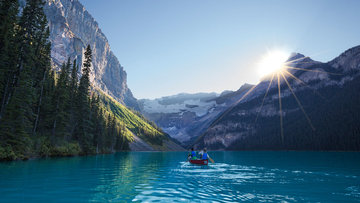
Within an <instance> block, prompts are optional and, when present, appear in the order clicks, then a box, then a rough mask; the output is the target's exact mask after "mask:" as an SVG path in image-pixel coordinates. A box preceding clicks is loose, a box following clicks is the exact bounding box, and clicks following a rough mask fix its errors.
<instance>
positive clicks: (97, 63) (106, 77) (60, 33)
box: [44, 0, 138, 109]
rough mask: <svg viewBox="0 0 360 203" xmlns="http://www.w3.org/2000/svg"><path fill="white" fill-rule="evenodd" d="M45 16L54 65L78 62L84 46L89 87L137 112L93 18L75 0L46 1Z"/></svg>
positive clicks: (108, 46)
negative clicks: (89, 65) (87, 52)
mask: <svg viewBox="0 0 360 203" xmlns="http://www.w3.org/2000/svg"><path fill="white" fill-rule="evenodd" d="M44 10H45V14H46V16H47V19H48V21H49V28H50V33H51V35H50V41H51V43H52V50H51V56H52V61H53V63H54V65H55V66H59V65H61V64H62V63H63V62H64V61H66V60H67V58H68V57H70V58H71V59H77V61H78V63H79V64H81V63H82V60H83V59H82V55H83V52H84V49H85V47H86V46H87V45H88V44H90V46H91V47H92V49H93V64H92V65H93V66H92V71H91V75H90V79H91V82H92V84H93V85H94V86H95V87H97V88H100V89H101V90H103V91H104V92H106V93H107V94H109V95H110V96H112V97H113V98H115V99H116V100H118V101H119V102H121V103H124V104H125V105H127V106H128V107H131V108H135V109H138V104H137V100H136V99H135V98H134V97H133V95H132V93H131V91H130V89H129V88H128V86H127V83H126V72H125V71H124V68H123V67H122V66H121V65H120V63H119V61H118V59H117V58H116V56H115V55H114V53H113V52H112V51H111V49H110V45H109V42H108V40H107V39H106V37H105V35H104V34H103V33H102V32H101V29H100V27H99V25H98V23H97V22H96V21H95V19H94V18H93V17H92V16H91V15H90V14H89V13H88V12H87V11H86V9H85V8H84V6H83V5H82V4H81V3H80V2H79V1H78V0H47V1H46V4H45V7H44Z"/></svg>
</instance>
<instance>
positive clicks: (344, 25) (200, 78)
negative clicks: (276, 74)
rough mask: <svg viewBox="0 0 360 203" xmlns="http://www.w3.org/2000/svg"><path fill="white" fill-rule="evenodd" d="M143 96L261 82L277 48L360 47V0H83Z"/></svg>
mask: <svg viewBox="0 0 360 203" xmlns="http://www.w3.org/2000/svg"><path fill="white" fill-rule="evenodd" d="M80 2H81V3H82V4H83V5H84V6H85V8H86V9H87V10H88V11H89V12H90V14H91V15H92V16H93V17H94V18H95V20H96V21H97V22H98V23H99V27H100V29H101V30H102V31H103V32H104V34H105V35H106V37H107V39H108V41H109V44H110V47H111V50H112V51H113V52H114V54H115V55H116V56H117V58H118V59H119V62H120V63H121V65H122V66H123V67H124V69H125V71H126V72H127V83H128V87H129V88H130V89H131V91H132V93H133V94H134V96H135V97H136V98H137V99H142V98H148V99H153V98H159V97H163V96H169V95H174V94H178V93H198V92H216V93H221V92H222V91H224V90H237V89H238V88H239V87H240V86H241V85H243V84H244V83H251V84H255V83H257V82H258V81H259V79H260V77H261V74H259V72H258V71H257V64H258V63H259V61H260V60H261V58H262V57H264V55H266V54H267V53H268V52H269V51H270V52H271V51H272V50H287V52H288V53H290V52H297V53H301V54H304V55H305V56H309V57H311V58H312V59H314V60H317V61H321V62H327V61H329V60H331V59H333V58H335V57H336V56H338V55H339V54H341V53H342V52H344V51H345V50H347V49H349V48H351V47H353V46H356V45H359V44H360V38H359V36H360V27H359V26H357V25H358V21H359V20H360V13H359V12H358V8H360V1H355V0H354V1H328V0H320V1H302V2H294V1H293V2H288V1H266V2H265V1H261V2H260V1H250V0H249V1H232V0H227V1H215V0H213V1H203V0H200V1H166V0H156V1H147V0H138V1H130V0H123V1H118V0H107V1H106V4H105V3H104V2H102V1H98V0H80Z"/></svg>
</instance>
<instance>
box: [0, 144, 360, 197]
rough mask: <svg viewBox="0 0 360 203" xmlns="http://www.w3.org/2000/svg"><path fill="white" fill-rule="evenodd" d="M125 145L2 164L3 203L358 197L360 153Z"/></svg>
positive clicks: (359, 189)
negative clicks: (195, 152) (197, 161)
mask: <svg viewBox="0 0 360 203" xmlns="http://www.w3.org/2000/svg"><path fill="white" fill-rule="evenodd" d="M209 155H210V156H211V157H212V158H213V159H214V161H215V164H210V165H209V166H196V165H191V164H189V163H188V162H186V157H187V152H120V153H116V154H108V155H98V156H88V157H72V158H49V159H38V160H30V161H16V162H2V163H0V202H131V201H133V202H212V201H214V202H239V201H249V202H281V201H283V202H359V201H360V153H359V152H292V151H291V152H273V151H241V152H209Z"/></svg>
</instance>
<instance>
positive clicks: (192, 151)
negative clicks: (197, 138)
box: [190, 147, 198, 160]
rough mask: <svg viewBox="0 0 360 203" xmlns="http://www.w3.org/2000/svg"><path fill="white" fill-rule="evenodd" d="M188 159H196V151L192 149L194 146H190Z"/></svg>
mask: <svg viewBox="0 0 360 203" xmlns="http://www.w3.org/2000/svg"><path fill="white" fill-rule="evenodd" d="M190 159H192V160H196V159H198V158H197V157H196V151H195V150H194V147H192V148H191V153H190Z"/></svg>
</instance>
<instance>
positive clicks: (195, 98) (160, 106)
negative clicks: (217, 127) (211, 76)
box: [139, 84, 252, 146]
mask: <svg viewBox="0 0 360 203" xmlns="http://www.w3.org/2000/svg"><path fill="white" fill-rule="evenodd" d="M251 87H252V86H251V85H249V84H245V85H243V86H242V87H241V88H240V89H239V90H237V91H225V92H223V93H222V94H220V95H218V94H216V93H197V94H186V93H182V94H178V95H173V96H167V97H162V98H158V99H153V100H149V99H143V100H139V104H140V108H141V112H142V113H143V114H144V115H145V116H146V117H147V118H148V119H150V120H152V121H154V122H155V123H156V124H157V125H158V126H159V127H161V128H162V129H163V130H164V131H165V132H166V133H168V134H169V135H170V136H171V137H172V138H174V139H176V140H178V141H179V142H180V143H182V144H183V146H187V145H189V144H191V143H192V142H193V141H194V140H195V139H196V138H197V137H198V136H199V135H201V134H202V133H203V132H204V131H205V130H206V129H207V128H208V127H209V126H210V124H211V123H212V121H214V119H215V118H216V117H217V116H218V115H219V114H220V113H222V112H223V111H225V110H226V109H227V108H229V106H231V105H232V104H233V103H235V102H236V101H237V100H239V99H240V98H241V96H242V95H243V94H244V93H245V92H246V90H248V89H249V88H251Z"/></svg>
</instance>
